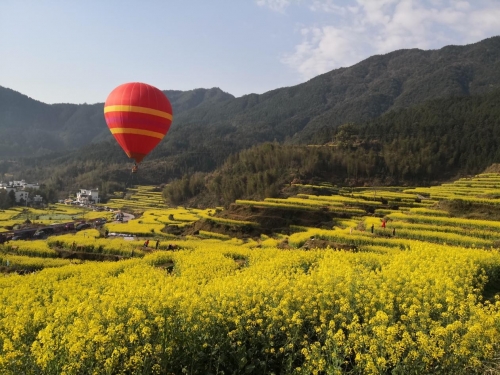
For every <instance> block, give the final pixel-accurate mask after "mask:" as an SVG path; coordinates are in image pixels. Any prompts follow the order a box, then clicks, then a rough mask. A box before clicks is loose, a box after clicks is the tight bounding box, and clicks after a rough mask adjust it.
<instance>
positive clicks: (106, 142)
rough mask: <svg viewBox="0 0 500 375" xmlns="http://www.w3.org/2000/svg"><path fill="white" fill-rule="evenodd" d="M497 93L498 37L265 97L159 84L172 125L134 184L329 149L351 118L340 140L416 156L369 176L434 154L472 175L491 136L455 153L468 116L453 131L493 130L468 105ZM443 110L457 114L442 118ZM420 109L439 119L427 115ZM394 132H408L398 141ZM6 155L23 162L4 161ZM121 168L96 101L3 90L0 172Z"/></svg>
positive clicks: (62, 174)
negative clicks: (260, 151) (259, 153)
mask: <svg viewBox="0 0 500 375" xmlns="http://www.w3.org/2000/svg"><path fill="white" fill-rule="evenodd" d="M498 89H500V37H493V38H489V39H486V40H483V41H481V42H479V43H475V44H471V45H467V46H448V47H444V48H442V49H440V50H433V51H422V50H418V49H411V50H400V51H395V52H392V53H389V54H386V55H380V56H373V57H370V58H368V59H366V60H364V61H362V62H360V63H358V64H356V65H354V66H352V67H349V68H341V69H336V70H333V71H331V72H328V73H325V74H323V75H320V76H318V77H315V78H313V79H311V80H310V81H308V82H305V83H303V84H300V85H296V86H293V87H285V88H280V89H276V90H273V91H270V92H267V93H264V94H262V95H257V94H251V95H245V96H243V97H240V98H234V97H233V96H232V95H230V94H227V93H225V92H223V91H222V90H220V89H218V88H213V89H209V90H206V89H197V90H192V91H187V92H182V91H165V93H166V94H167V96H168V97H169V98H170V100H171V102H172V105H173V109H174V122H173V125H172V128H171V130H170V132H169V133H168V134H167V136H166V138H165V139H164V140H163V141H162V142H161V143H160V145H159V146H158V147H157V148H156V149H155V150H154V151H153V152H152V153H151V154H150V155H149V156H148V157H147V158H146V159H145V161H144V163H143V164H142V166H141V173H140V174H139V175H138V176H137V179H138V180H137V181H136V182H141V183H161V182H168V181H170V180H172V179H175V178H179V177H181V176H183V175H192V174H193V173H195V172H207V173H208V172H211V171H213V170H215V169H216V168H217V167H220V166H222V165H223V163H224V162H225V161H226V160H227V158H228V156H230V155H234V154H237V153H239V152H241V151H242V150H244V149H248V148H249V147H252V146H255V145H258V144H261V143H264V142H275V141H276V142H278V143H284V144H320V145H321V144H326V143H329V142H332V140H336V139H337V137H338V130H337V127H338V126H340V125H342V124H347V123H352V124H355V129H354V130H353V129H352V128H349V127H345V126H344V127H342V129H341V130H342V132H343V133H342V134H344V135H342V134H341V137H342V136H345V134H346V132H347V133H349V132H352V131H354V132H355V135H356V136H357V137H358V138H357V139H358V141H359V142H361V143H362V144H364V145H365V146H366V145H367V144H368V143H367V142H375V141H376V142H378V143H379V145H383V146H380V147H381V148H379V149H377V148H376V147H374V145H373V144H372V145H370V146H369V147H368V148H367V147H365V146H363V147H364V148H359V147H358V148H357V150H362V149H366V150H368V149H369V150H371V152H372V153H378V154H377V155H378V156H381V155H389V154H390V155H392V156H391V159H393V160H394V163H396V162H397V163H403V160H406V159H405V158H401V157H400V153H402V154H403V156H404V155H405V154H404V153H405V152H406V151H407V147H410V146H411V147H412V148H410V152H409V154H412V155H414V156H415V157H416V159H414V161H413V162H412V164H411V165H410V167H406V169H405V167H403V166H402V165H396V166H394V165H391V164H390V163H389V164H387V163H386V160H388V159H387V157H386V156H383V158H384V166H383V167H381V168H382V169H380V168H379V169H377V168H375V167H374V168H375V169H376V171H377V172H376V173H373V171H371V172H370V174H371V175H372V176H374V175H375V174H377V175H379V174H381V173H384V171H389V174H390V175H391V176H392V177H393V178H401V179H411V178H421V176H423V175H422V173H423V172H422V171H424V170H425V171H426V172H425V173H427V174H426V175H425V178H427V179H431V178H434V176H435V175H436V173H437V172H436V171H438V168H441V166H442V165H443V164H442V160H441V159H440V162H439V163H441V164H439V163H435V159H434V158H433V155H434V154H435V153H437V154H439V155H442V156H441V158H448V160H447V162H449V165H450V166H452V168H449V171H450V172H453V173H456V172H460V171H462V170H465V169H464V168H466V169H467V170H468V171H472V170H475V169H476V168H477V167H478V166H479V165H483V164H484V163H486V162H488V161H490V160H492V159H495V157H493V156H492V155H493V151H492V150H493V148H494V147H495V145H494V143H495V140H494V139H491V137H489V139H490V141H491V142H493V143H492V144H489V145H487V147H486V148H484V147H483V148H481V149H478V152H477V155H479V156H477V155H476V156H474V155H472V154H467V155H469V156H467V158H465V159H464V156H463V152H462V150H463V149H464V147H462V146H463V142H464V141H463V139H462V140H461V141H459V138H456V137H454V136H453V134H451V135H450V134H448V133H449V132H455V130H456V129H457V128H458V127H460V126H462V125H463V124H464V121H467V124H468V125H467V126H468V128H467V130H464V132H463V133H462V135H464V134H467V135H470V137H469V139H477V137H478V135H479V134H482V135H484V134H487V135H488V134H489V135H490V136H491V135H494V134H496V128H495V127H496V126H497V122H498V115H497V114H496V113H493V112H491V111H490V112H488V113H487V114H486V115H484V116H487V117H481V116H483V112H481V113H479V112H477V111H476V110H475V109H474V108H476V107H477V106H480V107H481V106H486V107H487V106H488V105H490V104H488V105H486V104H484V102H485V101H486V102H488V103H489V100H490V99H486V98H489V96H488V93H490V92H492V93H493V94H492V95H497V93H498V91H497V90H498ZM461 100H465V101H464V102H461ZM463 105H467V106H469V107H470V108H472V109H473V110H472V111H471V112H470V113H468V114H466V113H459V112H460V111H458V110H457V111H456V109H457V108H459V107H461V106H463ZM428 106H431V107H432V106H434V107H432V108H434V109H432V110H430V109H429V111H430V112H429V111H428V110H425V111H424V112H425V113H428V114H427V115H425V116H424V118H418V120H408V121H407V122H404V123H405V124H410V125H405V126H407V127H406V128H404V129H403V128H401V126H403V125H401V121H403V117H404V116H409V117H411V116H417V117H418V116H419V115H418V114H416V113H415V112H412V111H416V110H417V109H416V108H427V107H428ZM431 107H429V108H431ZM451 107H453V108H455V109H454V110H452V111H451V112H453V113H451V114H450V113H448V112H449V108H451ZM490 109H491V110H493V108H490ZM439 111H442V112H439ZM418 113H420V112H418ZM484 113H486V112H484ZM383 114H386V115H385V116H382V117H380V116H381V115H383ZM443 114H444V115H443ZM401 116H403V117H401ZM428 116H431V117H430V118H433V119H439V121H437V120H436V121H431V122H428V121H427V120H429V117H428ZM464 116H466V117H467V116H468V117H467V118H465V117H464ZM477 116H479V117H477ZM488 116H489V117H488ZM495 116H496V117H495ZM404 118H406V117H404ZM393 119H397V121H396V120H393ZM483 120H484V121H483ZM404 121H406V120H404ZM429 124H432V125H429ZM425 126H431V128H432V129H434V128H435V130H432V131H430V130H429V129H428V128H426V127H425ZM380 129H383V130H380ZM401 129H403V130H401ZM408 129H412V130H411V131H409V130H408ZM416 129H418V131H417V130H416ZM487 129H489V130H487ZM377 132H378V133H377ZM488 132H489V133H488ZM401 134H410V135H411V136H409V137H407V138H404V139H403V138H401ZM422 134H424V135H422ZM350 135H352V134H350ZM350 135H349V136H350ZM370 137H371V138H372V139H371V140H369V138H370ZM450 137H451V138H450ZM474 137H476V138H474ZM450 139H451V140H452V141H449V140H450ZM405 142H406V143H405ZM428 142H431V143H428ZM450 142H451V143H450ZM352 145H355V143H352ZM391 145H392V146H391ZM408 145H410V146H408ZM444 145H446V146H444ZM389 146H390V147H389ZM466 146H467V145H466ZM467 147H469V148H467V152H469V151H470V148H471V147H479V146H474V145H473V144H471V143H469V144H468V146H467ZM68 150H71V151H68ZM344 152H345V150H344ZM357 152H361V151H357ZM381 153H382V154H381ZM416 153H419V156H418V157H417V155H416ZM429 153H430V155H431V157H428V154H429ZM41 155H42V156H41ZM426 155H427V156H426ZM15 156H18V157H19V156H23V157H24V158H22V159H17V160H15V159H12V158H13V157H15ZM29 156H36V157H29ZM353 157H355V156H353ZM361 157H364V156H363V155H361V154H360V155H359V157H356V158H358V159H359V160H360V158H361ZM418 158H420V159H422V160H424V161H422V162H419V161H418ZM2 159H3V160H4V161H3V162H2V161H1V160H2ZM7 159H10V160H9V162H6V160H7ZM344 160H347V159H345V158H344ZM370 160H371V159H370ZM415 160H416V161H415ZM430 160H432V162H430ZM127 163H128V159H127V158H126V156H125V155H124V153H123V151H122V150H121V149H120V148H119V147H118V146H117V145H116V143H115V142H114V140H113V139H112V137H111V135H110V134H109V130H108V129H107V126H106V125H105V122H104V117H103V103H98V104H92V105H88V104H83V105H75V104H54V105H47V104H44V103H41V102H38V101H35V100H33V99H31V98H28V97H26V96H24V95H21V94H19V93H17V92H15V91H13V90H9V89H5V88H1V87H0V173H5V172H7V171H9V172H11V173H12V172H14V173H15V174H16V173H17V175H18V176H20V177H21V176H22V177H24V178H31V179H36V180H39V181H41V180H48V179H51V180H52V182H53V183H57V184H63V185H65V186H73V185H74V184H94V185H96V184H98V183H99V184H100V183H101V182H103V183H104V182H106V181H108V182H109V183H113V184H114V183H117V182H118V183H123V182H124V181H125V180H127V179H128V178H129V176H128V174H127V168H128V167H127V166H126V165H127ZM429 163H430V164H429ZM432 163H434V164H432ZM464 163H465V164H464ZM377 165H378V166H380V165H379V164H377ZM447 165H448V164H447ZM363 168H365V169H366V167H363ZM408 168H409V169H408ZM405 170H411V171H412V172H404V171H405ZM414 170H418V172H415V171H414ZM49 171H50V173H49ZM438 172H439V171H438ZM438 175H440V176H442V175H443V174H442V173H438ZM417 176H418V177H417ZM61 181H62V182H61Z"/></svg>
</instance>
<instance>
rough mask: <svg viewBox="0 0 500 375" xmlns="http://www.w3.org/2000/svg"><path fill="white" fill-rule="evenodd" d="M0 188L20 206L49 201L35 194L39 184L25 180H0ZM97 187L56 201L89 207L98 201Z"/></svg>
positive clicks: (37, 204)
mask: <svg viewBox="0 0 500 375" xmlns="http://www.w3.org/2000/svg"><path fill="white" fill-rule="evenodd" d="M0 189H3V190H6V191H7V194H11V195H12V197H13V198H14V201H15V203H16V204H17V205H21V206H42V205H44V204H48V203H50V202H44V200H43V197H42V196H41V195H39V194H36V191H37V190H39V189H40V184H39V183H38V182H37V183H31V182H26V181H25V180H13V181H7V182H3V181H0ZM100 201H101V199H100V197H99V189H98V188H96V189H80V190H79V191H78V192H77V193H76V198H68V199H61V200H59V201H58V202H59V203H64V204H69V205H78V206H85V207H90V206H94V205H96V204H98V203H100Z"/></svg>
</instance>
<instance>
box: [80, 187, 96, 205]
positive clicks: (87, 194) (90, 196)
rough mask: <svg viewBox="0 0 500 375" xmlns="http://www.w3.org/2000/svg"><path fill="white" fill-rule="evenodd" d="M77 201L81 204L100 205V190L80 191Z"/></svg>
mask: <svg viewBox="0 0 500 375" xmlns="http://www.w3.org/2000/svg"><path fill="white" fill-rule="evenodd" d="M76 201H77V202H79V203H81V204H96V203H99V189H80V191H79V192H78V193H76Z"/></svg>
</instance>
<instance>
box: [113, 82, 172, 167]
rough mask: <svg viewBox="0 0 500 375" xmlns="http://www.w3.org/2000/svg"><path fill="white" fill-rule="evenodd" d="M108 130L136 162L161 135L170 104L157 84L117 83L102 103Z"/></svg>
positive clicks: (168, 121)
mask: <svg viewBox="0 0 500 375" xmlns="http://www.w3.org/2000/svg"><path fill="white" fill-rule="evenodd" d="M104 117H105V119H106V123H107V124H108V127H109V130H111V133H112V134H113V136H114V137H115V139H116V141H117V142H118V144H119V145H120V146H121V148H122V149H123V151H125V153H126V154H127V156H128V157H129V158H131V159H134V160H135V165H134V168H133V169H132V172H134V173H135V172H136V171H137V165H138V164H139V163H140V162H141V161H142V159H143V158H144V157H145V156H146V155H147V154H149V153H150V152H151V151H152V150H153V149H154V148H155V147H156V145H157V144H158V143H159V142H160V141H161V140H162V139H163V137H164V136H165V135H166V134H167V132H168V130H169V129H170V124H171V123H172V106H171V105H170V102H169V100H168V99H167V97H166V96H165V94H163V93H162V92H161V91H160V90H158V89H157V88H156V87H153V86H151V85H148V84H146V83H140V82H131V83H125V84H123V85H120V86H118V87H117V88H115V89H114V90H113V91H111V93H110V94H109V96H108V98H107V99H106V103H105V104H104Z"/></svg>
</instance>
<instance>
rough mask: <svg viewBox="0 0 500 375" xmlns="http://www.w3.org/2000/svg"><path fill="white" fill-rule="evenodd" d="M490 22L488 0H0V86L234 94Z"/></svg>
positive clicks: (74, 97) (57, 93)
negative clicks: (135, 85) (130, 86)
mask: <svg viewBox="0 0 500 375" xmlns="http://www.w3.org/2000/svg"><path fill="white" fill-rule="evenodd" d="M498 20H500V1H499V0H468V1H462V0H338V1H337V0H322V1H320V0H185V1H179V0H178V1H169V0H163V1H160V0H141V1H139V0H136V1H129V0H85V1H83V0H81V1H77V0H75V1H63V0H43V1H40V0H32V1H28V0H2V1H0V86H4V87H9V88H11V89H13V90H16V91H19V92H21V93H23V94H26V95H28V96H30V97H32V98H34V99H37V100H40V101H42V102H45V103H62V102H64V103H84V102H86V103H96V102H104V101H105V99H106V97H107V95H108V93H109V92H110V91H111V90H112V89H113V88H114V87H116V86H117V85H119V84H121V83H125V82H131V81H142V82H146V83H149V84H151V85H154V86H156V87H158V88H160V89H162V90H166V89H173V90H191V89H194V88H200V87H204V88H210V87H220V88H221V89H222V90H224V91H226V92H229V93H231V94H233V95H235V96H241V95H245V94H249V93H263V92H266V91H269V90H272V89H275V88H279V87H283V86H292V85H296V84H298V83H301V82H304V81H306V80H308V79H310V78H312V77H314V76H316V75H318V74H321V73H324V72H327V71H329V70H332V69H335V68H339V67H344V66H351V65H353V64H355V63H357V62H359V61H361V60H363V59H365V58H367V57H369V56H371V55H374V54H383V53H387V52H391V51H394V50H397V49H401V48H421V49H436V48H440V47H442V46H445V45H449V44H460V45H462V44H469V43H474V42H477V41H479V40H482V39H484V38H487V37H490V36H494V35H500V22H499V21H498Z"/></svg>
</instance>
